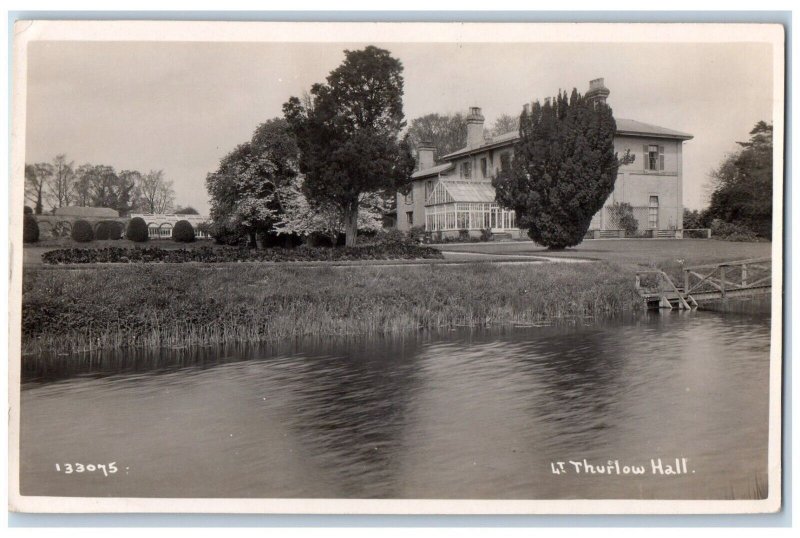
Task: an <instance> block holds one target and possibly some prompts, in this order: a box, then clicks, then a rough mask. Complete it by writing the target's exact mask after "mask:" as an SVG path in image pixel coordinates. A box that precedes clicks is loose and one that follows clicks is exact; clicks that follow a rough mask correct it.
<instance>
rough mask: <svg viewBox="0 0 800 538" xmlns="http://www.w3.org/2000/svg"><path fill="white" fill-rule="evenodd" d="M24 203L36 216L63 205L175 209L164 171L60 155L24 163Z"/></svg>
mask: <svg viewBox="0 0 800 538" xmlns="http://www.w3.org/2000/svg"><path fill="white" fill-rule="evenodd" d="M25 204H26V206H29V207H30V208H31V209H32V210H33V212H34V213H35V214H37V215H41V214H42V213H45V212H49V211H53V210H55V209H57V208H59V207H66V206H89V207H110V208H112V209H115V210H117V211H119V213H120V215H123V216H125V215H128V214H129V213H137V212H140V213H166V212H170V211H175V210H176V209H178V208H176V207H175V190H174V189H173V187H172V181H170V180H168V179H166V178H165V177H164V172H163V170H150V171H149V172H147V173H142V172H139V171H137V170H121V171H117V170H115V169H114V167H113V166H108V165H102V164H100V165H97V164H88V163H87V164H82V165H80V166H75V163H74V161H69V160H68V159H67V156H66V155H63V154H62V155H57V156H56V157H55V158H53V160H52V161H50V162H38V163H27V164H25ZM186 209H189V210H191V211H190V212H195V213H196V211H194V210H193V209H192V208H186Z"/></svg>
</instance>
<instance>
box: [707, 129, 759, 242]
mask: <svg viewBox="0 0 800 538" xmlns="http://www.w3.org/2000/svg"><path fill="white" fill-rule="evenodd" d="M737 144H739V146H741V148H742V149H741V150H739V151H738V152H736V153H734V154H732V155H729V156H728V157H727V158H726V159H725V160H724V161H723V162H722V164H721V165H720V166H719V168H717V169H716V170H713V171H712V173H711V178H712V189H713V192H712V194H711V203H710V205H709V208H708V211H707V215H708V218H709V219H720V220H722V221H724V222H729V223H732V224H737V225H740V226H745V227H747V228H749V229H751V230H752V231H754V232H755V233H756V234H758V235H760V236H762V237H771V235H772V125H771V124H768V123H766V122H764V121H759V122H758V123H757V124H756V125H755V127H753V129H752V130H751V131H750V140H749V141H747V142H737Z"/></svg>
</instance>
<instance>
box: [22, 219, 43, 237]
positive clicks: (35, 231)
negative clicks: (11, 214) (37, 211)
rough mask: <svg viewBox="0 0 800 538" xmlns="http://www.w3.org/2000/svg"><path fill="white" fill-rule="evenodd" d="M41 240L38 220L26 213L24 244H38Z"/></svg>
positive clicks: (23, 222)
mask: <svg viewBox="0 0 800 538" xmlns="http://www.w3.org/2000/svg"><path fill="white" fill-rule="evenodd" d="M38 240H39V223H38V222H36V218H35V217H34V216H33V215H32V214H30V213H26V214H25V217H24V218H23V220H22V241H23V242H24V243H36V242H37V241H38Z"/></svg>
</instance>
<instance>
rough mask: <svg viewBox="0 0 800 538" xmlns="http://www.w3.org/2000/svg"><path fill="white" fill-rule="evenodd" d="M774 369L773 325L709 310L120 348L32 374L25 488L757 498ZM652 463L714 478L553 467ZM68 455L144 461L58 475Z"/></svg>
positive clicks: (120, 492) (26, 402)
mask: <svg viewBox="0 0 800 538" xmlns="http://www.w3.org/2000/svg"><path fill="white" fill-rule="evenodd" d="M115 368H116V369H115ZM768 370H769V320H768V319H763V318H745V317H739V316H722V315H718V314H709V313H703V312H694V313H688V314H686V313H684V314H678V313H674V314H669V315H656V316H647V317H644V318H640V319H637V320H626V321H616V322H603V323H602V324H600V325H598V324H588V323H584V322H581V323H578V324H572V325H560V326H555V327H549V328H516V329H510V328H505V329H492V330H488V329H483V330H474V331H470V330H458V331H445V332H440V333H425V332H420V333H413V334H409V335H406V336H404V337H402V338H400V337H395V338H373V339H350V340H341V339H340V340H335V341H322V340H316V341H301V342H294V343H290V344H285V345H283V346H277V347H276V346H261V347H238V348H237V347H227V348H220V349H206V350H184V351H182V352H174V353H172V354H170V353H161V354H158V356H149V357H148V356H147V355H145V354H140V355H138V356H137V355H132V356H131V355H129V356H125V357H115V356H106V357H105V358H104V359H103V360H101V361H95V363H94V367H93V368H92V369H90V370H89V369H87V368H86V365H83V366H77V367H76V366H70V367H69V368H66V369H58V368H53V367H51V368H50V369H49V370H48V371H47V372H41V371H39V372H29V380H28V382H27V383H26V385H25V386H24V390H23V394H22V430H21V434H22V450H21V454H22V476H21V484H22V490H23V493H24V494H29V495H45V494H47V495H101V496H102V495H115V496H174V497H181V496H193V497H203V496H218V497H344V498H365V497H396V498H528V499H531V498H540V499H548V498H553V499H555V498H577V497H584V498H726V497H730V496H732V495H733V496H740V495H742V492H745V494H747V492H749V488H751V487H752V484H753V482H754V480H755V477H756V476H759V475H761V476H763V475H764V473H765V470H766V447H767V431H768V430H767V427H768V424H767V404H768V401H767V396H768V373H769V372H768ZM89 371H91V372H92V373H91V375H89ZM76 376H77V377H76ZM651 457H652V458H664V459H668V458H676V457H686V458H688V459H689V461H690V462H691V466H692V470H694V471H695V473H694V474H688V475H685V476H679V477H670V478H664V477H654V476H652V475H648V476H637V477H630V476H627V477H617V476H611V477H610V476H589V475H581V476H578V475H575V474H565V475H554V474H553V473H552V471H551V464H552V462H554V461H565V460H576V461H580V460H583V459H584V458H586V459H587V460H589V461H592V462H596V463H603V462H606V461H608V460H616V459H619V460H622V461H623V462H635V463H642V462H644V463H649V459H650V458H651ZM64 461H75V462H83V461H88V462H94V461H97V462H102V461H117V462H118V463H119V465H120V466H121V468H124V469H126V470H125V472H124V474H123V473H120V474H119V475H118V476H113V477H110V478H105V477H103V478H101V477H98V476H88V475H81V476H76V475H72V476H65V475H64V474H58V473H55V472H54V471H53V467H54V464H55V463H56V462H64Z"/></svg>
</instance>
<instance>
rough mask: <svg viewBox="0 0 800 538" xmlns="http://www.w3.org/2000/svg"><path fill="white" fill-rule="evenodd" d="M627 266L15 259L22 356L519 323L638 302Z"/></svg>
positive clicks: (605, 311) (632, 306) (615, 309)
mask: <svg viewBox="0 0 800 538" xmlns="http://www.w3.org/2000/svg"><path fill="white" fill-rule="evenodd" d="M633 282H634V278H633V273H632V270H631V268H629V267H623V266H618V265H615V264H611V263H606V262H603V263H593V264H543V265H525V266H514V265H508V266H499V265H490V264H467V265H416V266H408V267H380V266H362V267H347V268H337V267H292V266H288V265H273V266H262V265H258V264H241V265H228V266H225V267H219V266H217V267H212V266H204V265H195V264H191V265H184V264H181V265H170V264H154V265H139V266H127V265H125V266H94V267H91V268H80V269H61V270H45V269H39V268H26V269H25V272H24V278H23V308H22V320H23V327H22V329H23V353H25V354H38V353H42V352H55V353H74V352H79V351H91V350H99V349H119V348H124V347H130V346H134V347H164V346H167V347H181V346H187V345H207V344H221V343H234V342H257V341H276V340H277V341H280V340H284V339H287V338H294V337H300V336H306V335H317V336H325V335H348V334H364V335H369V334H377V333H383V334H387V333H399V332H402V331H407V330H414V329H420V328H435V327H451V326H465V325H468V326H481V325H487V324H492V325H494V324H514V323H516V324H520V323H522V324H531V323H539V322H543V321H546V320H553V319H558V318H565V317H577V316H600V315H613V314H617V313H623V312H625V311H632V310H637V309H641V308H642V305H641V300H640V299H639V297H638V296H637V295H636V292H635V290H634V289H633Z"/></svg>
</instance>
